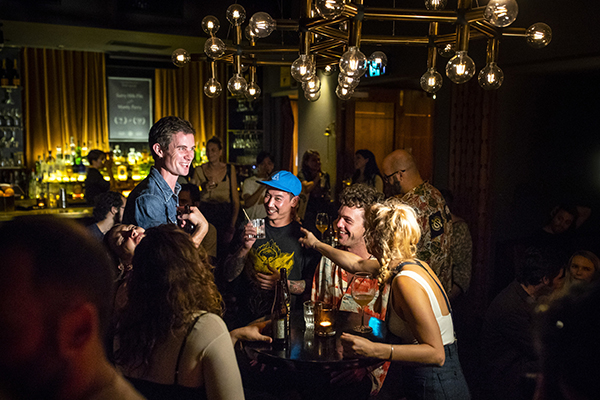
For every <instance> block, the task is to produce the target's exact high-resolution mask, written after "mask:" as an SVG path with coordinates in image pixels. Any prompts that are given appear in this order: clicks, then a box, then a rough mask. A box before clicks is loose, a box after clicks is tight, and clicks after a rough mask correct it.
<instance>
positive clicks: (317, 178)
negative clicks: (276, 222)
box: [298, 150, 331, 233]
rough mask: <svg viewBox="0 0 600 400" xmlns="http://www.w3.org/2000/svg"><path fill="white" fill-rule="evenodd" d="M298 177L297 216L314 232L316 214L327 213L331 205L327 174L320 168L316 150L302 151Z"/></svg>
mask: <svg viewBox="0 0 600 400" xmlns="http://www.w3.org/2000/svg"><path fill="white" fill-rule="evenodd" d="M298 179H300V182H302V193H300V204H299V206H298V216H299V217H300V218H301V219H302V220H303V225H304V226H305V227H306V228H307V229H308V230H310V231H311V232H313V233H316V232H317V228H316V225H315V218H316V216H317V214H318V213H327V214H329V211H330V207H331V183H330V180H329V174H328V173H327V172H324V171H323V170H322V169H321V155H320V154H319V152H318V151H316V150H306V151H305V152H304V155H303V156H302V165H301V167H300V171H298Z"/></svg>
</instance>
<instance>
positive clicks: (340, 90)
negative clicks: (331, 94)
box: [335, 86, 354, 100]
mask: <svg viewBox="0 0 600 400" xmlns="http://www.w3.org/2000/svg"><path fill="white" fill-rule="evenodd" d="M335 94H336V95H337V97H338V98H339V99H340V100H348V99H350V98H351V97H352V95H353V94H354V89H349V88H345V87H341V86H338V87H336V88H335Z"/></svg>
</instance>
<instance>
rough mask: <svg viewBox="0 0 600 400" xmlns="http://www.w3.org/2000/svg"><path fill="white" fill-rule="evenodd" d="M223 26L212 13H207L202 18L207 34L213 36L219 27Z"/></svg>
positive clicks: (203, 27)
mask: <svg viewBox="0 0 600 400" xmlns="http://www.w3.org/2000/svg"><path fill="white" fill-rule="evenodd" d="M220 27H221V23H220V22H219V20H218V19H217V17H214V16H212V15H207V16H206V17H204V18H202V30H203V31H204V32H206V34H207V35H210V36H213V35H214V34H215V33H217V31H218V30H219V28H220Z"/></svg>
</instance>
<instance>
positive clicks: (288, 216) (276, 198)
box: [264, 187, 298, 227]
mask: <svg viewBox="0 0 600 400" xmlns="http://www.w3.org/2000/svg"><path fill="white" fill-rule="evenodd" d="M264 201H265V210H266V211H267V219H268V220H269V221H270V223H271V226H275V227H281V226H285V225H287V224H289V223H290V222H292V210H293V208H294V207H296V205H297V204H298V196H294V195H292V194H291V193H289V192H284V191H283V190H277V189H273V188H270V187H267V192H266V194H265V200H264Z"/></svg>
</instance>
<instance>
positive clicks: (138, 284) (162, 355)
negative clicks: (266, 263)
mask: <svg viewBox="0 0 600 400" xmlns="http://www.w3.org/2000/svg"><path fill="white" fill-rule="evenodd" d="M144 234H145V236H144V238H143V239H142V240H141V241H140V242H139V244H137V247H136V248H135V254H134V256H133V268H132V270H131V272H130V274H129V277H128V280H127V293H126V297H127V300H126V303H125V305H124V306H123V307H122V308H121V309H119V310H118V311H117V318H116V336H115V352H114V358H115V363H116V364H117V366H118V367H119V369H120V370H121V371H122V372H123V374H124V375H125V376H126V377H128V379H130V380H131V381H132V383H133V384H134V385H135V386H136V388H137V389H138V390H139V391H140V392H141V393H142V394H143V395H145V396H146V397H147V398H148V399H159V398H160V399H169V398H172V399H187V398H208V399H243V398H244V395H243V389H242V381H241V377H240V372H239V369H238V366H237V361H236V358H235V354H234V351H233V345H232V340H231V337H230V335H229V332H228V331H227V327H226V326H225V323H224V322H223V320H222V319H221V317H220V315H221V295H220V294H219V292H218V291H217V287H216V285H215V283H214V278H213V274H212V272H211V269H210V266H209V265H208V264H207V263H205V262H204V261H203V260H202V258H201V257H200V255H199V253H198V249H197V248H196V246H194V244H193V242H192V241H191V240H190V236H189V235H188V234H187V233H185V232H183V231H182V230H180V229H179V228H178V227H176V226H174V225H161V226H158V227H155V228H150V229H148V230H147V231H145V233H144Z"/></svg>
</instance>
